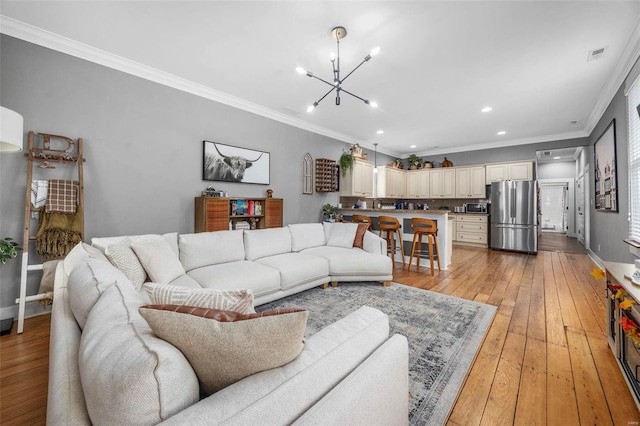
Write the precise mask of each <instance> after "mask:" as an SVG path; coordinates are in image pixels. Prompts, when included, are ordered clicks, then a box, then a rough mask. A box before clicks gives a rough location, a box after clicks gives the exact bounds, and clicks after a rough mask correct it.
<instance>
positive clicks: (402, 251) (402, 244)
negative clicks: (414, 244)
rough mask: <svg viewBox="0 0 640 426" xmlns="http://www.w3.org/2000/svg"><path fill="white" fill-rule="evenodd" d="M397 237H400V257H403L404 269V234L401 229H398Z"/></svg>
mask: <svg viewBox="0 0 640 426" xmlns="http://www.w3.org/2000/svg"><path fill="white" fill-rule="evenodd" d="M396 235H397V236H398V244H400V256H402V267H403V268H404V265H405V263H404V242H403V241H402V234H401V233H400V230H399V229H396Z"/></svg>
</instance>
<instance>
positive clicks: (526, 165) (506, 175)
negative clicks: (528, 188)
mask: <svg viewBox="0 0 640 426" xmlns="http://www.w3.org/2000/svg"><path fill="white" fill-rule="evenodd" d="M485 169H486V172H485V181H486V184H487V185H491V182H500V181H503V180H533V162H532V161H520V162H517V163H499V164H487V165H486V166H485Z"/></svg>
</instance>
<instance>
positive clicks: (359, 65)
mask: <svg viewBox="0 0 640 426" xmlns="http://www.w3.org/2000/svg"><path fill="white" fill-rule="evenodd" d="M365 62H367V60H366V59H365V60H364V61H362V62H360V64H358V66H357V67H355V68H354V69H352V70H351V72H350V73H349V74H347V75H346V77H345V78H343V79H342V80H340V83H342V82H343V81H345V80H346V79H347V78H349V76H350V75H351V74H353V73H354V72H355V71H356V70H357V69H358V68H360V67H361V66H362V64H364V63H365Z"/></svg>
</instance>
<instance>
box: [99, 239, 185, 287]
mask: <svg viewBox="0 0 640 426" xmlns="http://www.w3.org/2000/svg"><path fill="white" fill-rule="evenodd" d="M107 247H108V246H107ZM131 248H132V249H133V251H134V252H135V253H136V256H138V259H139V260H140V263H141V264H142V266H144V270H145V271H147V274H148V275H149V278H150V279H151V280H152V281H155V282H157V283H160V284H168V283H170V282H171V281H173V280H175V279H176V278H178V277H179V276H181V275H184V274H185V270H184V268H183V267H182V264H181V263H180V260H179V259H178V258H177V257H176V256H174V254H175V253H173V250H172V249H171V246H170V245H169V243H168V242H166V241H164V240H158V241H149V242H138V243H132V244H131Z"/></svg>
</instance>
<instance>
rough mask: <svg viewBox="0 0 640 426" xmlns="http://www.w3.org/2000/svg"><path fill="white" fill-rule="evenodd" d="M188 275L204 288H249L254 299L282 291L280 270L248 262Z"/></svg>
mask: <svg viewBox="0 0 640 426" xmlns="http://www.w3.org/2000/svg"><path fill="white" fill-rule="evenodd" d="M187 275H189V276H190V277H191V278H193V279H194V280H196V281H197V282H198V284H200V285H201V286H202V287H206V288H215V289H218V290H233V289H236V288H247V289H250V290H251V291H252V292H253V296H254V297H260V296H264V295H266V294H270V293H274V292H276V291H278V290H280V272H279V271H278V270H276V269H273V268H269V267H268V266H264V265H261V264H259V263H257V262H249V261H248V260H242V261H240V262H230V263H222V264H220V265H211V266H205V267H203V268H198V269H193V270H191V271H189V272H187Z"/></svg>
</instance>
